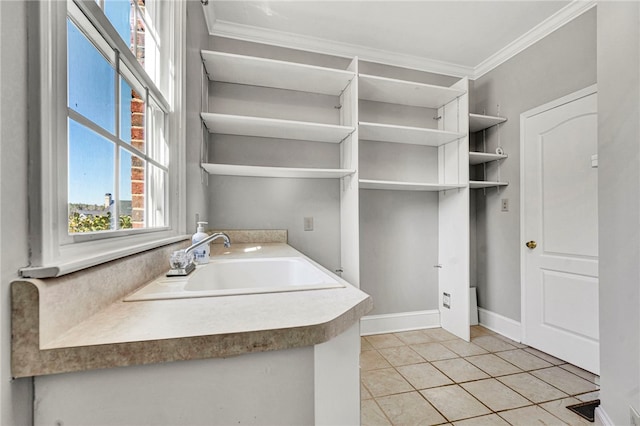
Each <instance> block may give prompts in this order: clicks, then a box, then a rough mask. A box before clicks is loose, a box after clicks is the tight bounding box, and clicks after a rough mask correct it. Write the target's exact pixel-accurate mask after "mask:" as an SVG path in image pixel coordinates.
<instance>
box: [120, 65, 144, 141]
mask: <svg viewBox="0 0 640 426" xmlns="http://www.w3.org/2000/svg"><path fill="white" fill-rule="evenodd" d="M144 115H145V103H144V99H143V98H142V96H141V95H140V94H139V93H138V92H137V91H136V90H135V89H133V88H132V87H131V86H130V85H129V83H127V81H126V80H125V79H124V78H122V77H120V139H122V140H123V141H125V142H128V143H130V144H132V145H133V146H134V147H136V148H137V149H139V150H140V151H142V152H145V143H144V140H145V135H144Z"/></svg>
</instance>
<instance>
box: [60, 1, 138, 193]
mask: <svg viewBox="0 0 640 426" xmlns="http://www.w3.org/2000/svg"><path fill="white" fill-rule="evenodd" d="M129 9H130V3H129V0H106V1H105V14H106V15H107V17H108V18H109V20H110V21H111V22H112V23H113V24H114V27H115V28H116V30H117V31H118V33H119V34H120V35H121V36H122V38H123V40H125V43H126V44H127V45H128V44H129V42H130V27H129ZM67 30H68V31H67V34H68V35H67V48H68V58H67V69H68V72H67V76H68V77H67V79H68V106H69V107H71V108H73V109H74V110H75V111H77V112H79V113H80V114H82V115H83V116H85V117H86V118H88V119H90V120H91V121H93V122H94V123H96V124H98V125H100V126H101V127H103V128H104V129H105V130H107V131H108V132H110V133H112V134H115V130H116V129H115V114H116V113H115V107H114V106H115V102H116V99H115V69H114V68H113V66H111V65H110V64H109V63H108V62H107V60H106V59H105V58H104V57H103V56H102V54H100V52H99V51H98V50H97V49H96V48H95V47H93V45H92V44H91V42H89V40H88V39H87V38H86V37H85V36H84V35H83V34H82V32H81V31H79V30H78V28H77V27H76V26H75V25H74V24H73V23H72V22H71V21H70V20H68V21H67ZM120 81H121V90H120V93H121V95H120V97H121V102H120V104H121V108H120V120H121V131H120V136H121V139H122V140H124V141H126V142H130V140H131V109H130V108H131V107H130V102H131V88H130V86H129V85H128V84H127V82H126V81H125V80H123V79H122V78H121V79H120ZM68 131H69V150H68V152H69V154H68V155H69V158H68V160H69V167H68V173H69V176H68V179H69V180H68V184H69V192H68V200H69V203H86V204H103V203H104V197H105V194H106V193H112V194H113V193H115V184H116V183H115V149H116V146H115V144H113V143H112V142H111V141H110V140H108V139H106V138H104V137H102V136H100V135H99V134H97V133H95V132H93V131H92V130H90V129H88V128H86V127H85V126H83V125H81V124H79V123H77V122H75V121H73V120H71V119H69V121H68ZM130 173H131V155H130V154H128V153H127V151H126V150H123V149H121V150H120V171H119V175H120V185H119V186H120V199H121V200H130V199H131V176H130Z"/></svg>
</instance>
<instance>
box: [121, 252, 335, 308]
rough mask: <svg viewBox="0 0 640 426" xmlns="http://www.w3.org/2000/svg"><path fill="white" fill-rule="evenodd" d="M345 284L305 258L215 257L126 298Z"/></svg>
mask: <svg viewBox="0 0 640 426" xmlns="http://www.w3.org/2000/svg"><path fill="white" fill-rule="evenodd" d="M342 287H344V285H343V284H341V283H340V282H338V281H337V280H336V279H335V278H333V277H331V276H330V275H329V274H327V273H325V272H324V271H322V270H321V269H320V268H318V267H316V266H315V265H313V264H312V263H311V262H309V261H308V260H306V259H304V258H302V257H272V258H247V259H212V260H211V261H210V262H209V264H207V265H203V266H198V267H197V268H196V270H195V272H193V273H192V274H191V275H189V276H187V277H162V278H159V279H157V280H155V281H153V282H151V283H150V284H148V285H146V286H145V287H143V288H141V289H140V290H138V291H136V292H135V293H133V294H132V295H130V296H128V297H127V298H125V299H124V300H125V301H127V302H131V301H142V300H162V299H185V298H193V297H215V296H231V295H240V294H260V293H278V292H286V291H303V290H321V289H329V288H342Z"/></svg>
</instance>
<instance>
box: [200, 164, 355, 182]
mask: <svg viewBox="0 0 640 426" xmlns="http://www.w3.org/2000/svg"><path fill="white" fill-rule="evenodd" d="M202 168H203V169H205V170H206V171H207V173H209V174H211V175H220V176H246V177H270V178H305V179H339V178H342V177H345V176H349V175H352V174H354V173H355V172H356V171H355V170H351V169H315V168H295V167H267V166H243V165H236V164H212V163H203V164H202Z"/></svg>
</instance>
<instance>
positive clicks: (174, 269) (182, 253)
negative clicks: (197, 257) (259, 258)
mask: <svg viewBox="0 0 640 426" xmlns="http://www.w3.org/2000/svg"><path fill="white" fill-rule="evenodd" d="M218 238H222V239H224V246H225V247H231V240H230V239H229V236H228V235H227V234H225V233H224V232H216V233H214V234H211V235H209V236H208V237H207V238H204V239H202V240H200V241H198V242H197V243H195V244H192V245H191V246H189V247H187V248H186V249H183V250H178V251H174V252H173V254H172V255H171V258H170V259H169V263H170V264H171V269H170V270H169V272H167V276H168V277H177V276H178V277H184V276H187V275H189V274H190V273H191V272H193V270H194V269H196V264H195V263H194V262H193V251H194V250H195V249H196V248H198V247H200V246H201V245H204V244H209V243H210V242H212V241H213V240H217V239H218Z"/></svg>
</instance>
